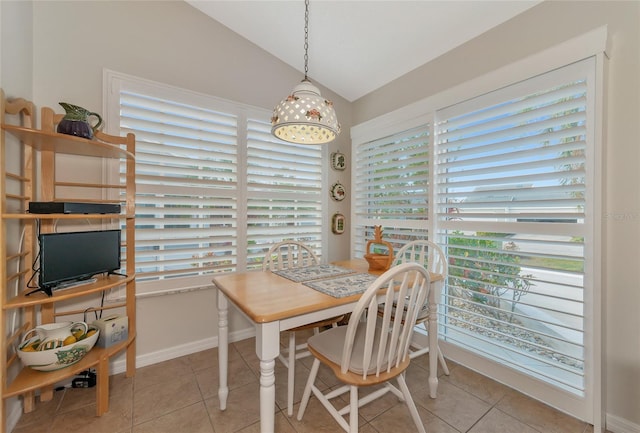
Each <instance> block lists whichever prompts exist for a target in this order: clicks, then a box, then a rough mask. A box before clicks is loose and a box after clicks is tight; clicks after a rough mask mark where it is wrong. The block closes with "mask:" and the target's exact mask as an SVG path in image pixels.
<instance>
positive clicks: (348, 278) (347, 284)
mask: <svg viewBox="0 0 640 433" xmlns="http://www.w3.org/2000/svg"><path fill="white" fill-rule="evenodd" d="M376 278H378V277H376V276H375V275H371V274H365V273H352V274H349V275H344V276H338V277H330V278H324V279H322V280H314V281H307V282H305V283H303V284H304V285H305V286H308V287H311V288H312V289H315V290H318V291H319V292H322V293H324V294H327V295H329V296H333V297H334V298H344V297H345V296H351V295H355V294H358V293H364V291H365V290H367V287H369V286H370V285H371V283H372V282H374V281H375V280H376Z"/></svg>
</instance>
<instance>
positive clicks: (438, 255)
mask: <svg viewBox="0 0 640 433" xmlns="http://www.w3.org/2000/svg"><path fill="white" fill-rule="evenodd" d="M402 263H419V264H422V265H423V266H424V267H425V268H426V269H427V270H428V271H429V272H433V273H436V274H440V275H442V276H443V277H444V278H445V280H446V278H447V269H448V266H447V259H446V257H445V255H444V251H442V248H440V247H439V246H438V245H437V244H435V243H434V242H431V241H427V240H416V241H412V242H409V243H408V244H406V245H404V246H403V247H402V248H400V250H398V252H397V253H396V257H395V259H394V261H393V265H399V264H402ZM437 301H438V302H440V299H439V296H438V299H437ZM428 323H429V311H428V308H427V306H426V305H425V306H424V307H423V308H422V309H421V310H420V312H419V313H418V318H417V320H416V324H417V325H418V324H422V325H423V326H424V329H425V330H426V331H427V333H429V325H428ZM412 349H413V350H412V352H411V354H410V356H411V358H412V359H413V358H415V357H417V356H420V355H424V354H425V353H429V346H428V345H426V346H418V345H417V344H416V343H413V344H412ZM437 350H438V360H439V361H440V365H441V366H442V370H443V371H444V374H446V375H447V376H448V375H449V367H447V362H446V361H445V359H444V355H443V354H442V350H440V346H438V348H437Z"/></svg>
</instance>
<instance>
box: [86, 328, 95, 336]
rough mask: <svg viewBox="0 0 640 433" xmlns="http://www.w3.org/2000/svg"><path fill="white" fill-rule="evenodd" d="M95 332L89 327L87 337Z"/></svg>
mask: <svg viewBox="0 0 640 433" xmlns="http://www.w3.org/2000/svg"><path fill="white" fill-rule="evenodd" d="M95 333H96V330H95V329H89V332H87V337H91V336H92V335H93V334H95Z"/></svg>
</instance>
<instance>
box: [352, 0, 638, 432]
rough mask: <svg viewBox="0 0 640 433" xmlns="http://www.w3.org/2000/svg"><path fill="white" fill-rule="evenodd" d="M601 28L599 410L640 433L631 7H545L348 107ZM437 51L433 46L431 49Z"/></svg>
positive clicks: (443, 81)
mask: <svg viewBox="0 0 640 433" xmlns="http://www.w3.org/2000/svg"><path fill="white" fill-rule="evenodd" d="M602 25H607V26H608V31H609V38H610V42H611V49H610V50H609V51H608V52H609V54H610V63H609V80H608V86H609V99H608V113H607V115H606V122H607V123H608V133H607V139H606V141H607V142H606V149H605V152H604V153H605V158H606V168H605V171H606V172H605V197H604V204H605V209H604V215H603V218H604V221H605V227H604V246H605V251H603V257H604V260H603V264H602V266H603V270H604V282H603V287H602V290H603V294H604V296H605V297H606V316H607V317H606V319H605V330H604V344H605V351H606V356H605V364H606V371H605V381H606V390H607V392H606V402H605V405H606V409H607V412H608V417H607V419H608V421H611V420H621V422H620V424H626V423H630V424H627V425H631V427H630V429H632V430H629V431H634V432H636V431H640V332H639V331H640V314H639V313H640V312H639V311H638V310H639V307H640V287H639V283H638V277H637V270H638V265H639V263H638V259H639V257H640V193H639V191H640V188H639V185H640V171H639V170H638V166H639V165H640V149H639V146H638V144H639V143H640V130H639V128H640V127H639V125H640V121H639V119H640V85H639V82H640V78H639V77H640V2H636V1H633V2H616V1H601V2H591V1H545V2H543V3H541V4H540V5H537V6H535V7H534V8H532V9H530V10H528V11H526V12H525V13H523V14H521V15H520V16H518V17H515V18H514V19H512V20H510V21H508V22H506V23H504V24H502V25H501V26H499V27H497V28H495V29H493V30H491V31H489V32H487V33H485V34H483V35H481V36H480V37H478V38H476V39H474V40H472V41H470V42H468V43H466V44H464V45H462V46H461V47H459V48H458V49H456V50H453V51H452V52H449V53H447V54H445V55H443V56H441V57H439V58H438V59H436V60H434V61H432V62H431V63H429V64H427V65H425V66H423V67H420V68H417V69H416V70H414V71H412V72H410V73H409V74H406V75H405V76H403V77H401V78H399V79H397V80H396V81H394V82H392V83H390V84H388V85H387V86H384V87H383V88H381V89H379V90H377V91H375V92H372V93H370V94H369V95H366V96H365V97H363V98H361V99H359V100H358V101H356V102H354V111H353V113H354V124H359V123H361V122H364V121H366V120H369V119H372V118H374V117H376V116H379V115H381V114H384V113H387V112H389V111H392V110H394V109H396V108H399V107H403V106H405V105H408V104H410V103H412V102H415V101H418V100H420V99H423V98H425V97H427V96H430V95H432V94H436V93H438V92H440V91H443V90H445V89H448V88H450V87H453V86H455V85H456V84H460V83H462V82H465V81H468V80H470V79H472V78H475V77H477V76H480V75H482V74H484V73H486V72H489V71H491V70H494V69H497V68H499V67H500V66H503V65H506V64H509V63H511V62H513V61H515V60H518V59H521V58H524V57H526V56H528V55H531V54H533V53H536V52H538V51H541V50H543V49H545V48H547V47H551V46H553V45H555V44H558V43H561V42H563V41H565V40H568V39H570V38H572V37H575V36H578V35H580V34H582V33H585V32H587V31H589V30H591V29H594V28H597V27H599V26H602ZM432 43H437V41H432Z"/></svg>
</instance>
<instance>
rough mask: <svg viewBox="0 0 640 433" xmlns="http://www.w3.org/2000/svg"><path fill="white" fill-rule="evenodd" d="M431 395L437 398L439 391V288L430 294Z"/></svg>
mask: <svg viewBox="0 0 640 433" xmlns="http://www.w3.org/2000/svg"><path fill="white" fill-rule="evenodd" d="M429 297H430V299H429V396H430V397H431V398H436V393H437V391H438V298H439V296H438V288H437V287H433V288H432V290H431V292H430V295H429Z"/></svg>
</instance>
